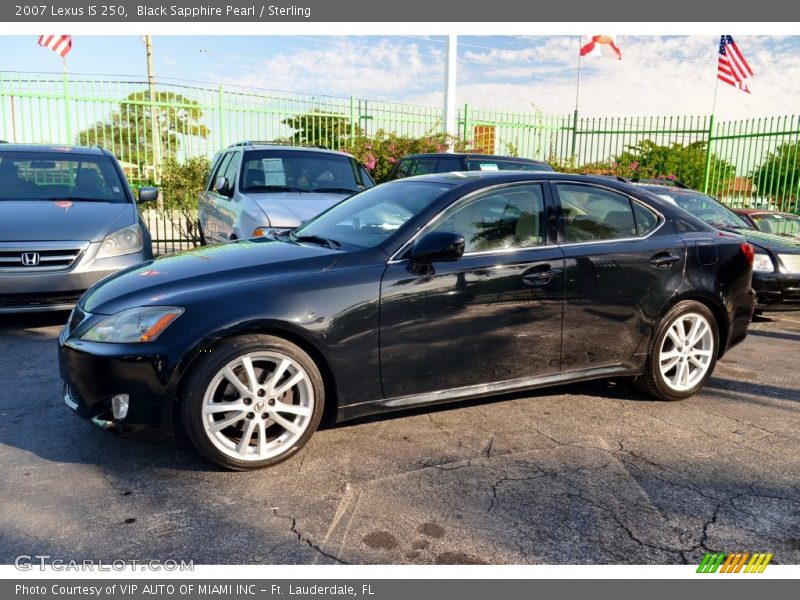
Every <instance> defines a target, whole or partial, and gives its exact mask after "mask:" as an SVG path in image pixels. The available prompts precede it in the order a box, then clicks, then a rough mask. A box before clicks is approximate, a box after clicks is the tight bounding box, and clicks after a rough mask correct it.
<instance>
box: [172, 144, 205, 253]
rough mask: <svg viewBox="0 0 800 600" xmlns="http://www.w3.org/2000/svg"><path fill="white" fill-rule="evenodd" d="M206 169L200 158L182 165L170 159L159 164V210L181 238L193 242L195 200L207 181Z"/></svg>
mask: <svg viewBox="0 0 800 600" xmlns="http://www.w3.org/2000/svg"><path fill="white" fill-rule="evenodd" d="M210 166H211V165H210V163H209V162H208V159H207V158H205V157H204V156H195V157H194V158H189V159H187V160H186V161H184V162H183V163H179V162H178V161H177V160H175V158H173V157H170V158H167V159H166V160H165V161H164V163H163V168H162V175H161V192H162V195H163V198H164V204H163V208H162V211H163V212H164V213H165V214H167V216H168V218H170V219H171V220H172V223H173V227H175V228H176V229H177V230H178V231H179V232H180V233H181V237H182V238H186V239H190V240H196V239H198V238H199V237H200V232H199V231H198V230H197V197H198V195H199V194H200V192H201V191H202V190H203V187H204V185H205V182H206V179H208V175H209V169H210ZM176 217H177V218H176Z"/></svg>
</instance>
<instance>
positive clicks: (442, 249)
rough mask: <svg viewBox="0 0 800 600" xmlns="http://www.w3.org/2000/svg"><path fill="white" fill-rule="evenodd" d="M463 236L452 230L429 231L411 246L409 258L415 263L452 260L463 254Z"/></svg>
mask: <svg viewBox="0 0 800 600" xmlns="http://www.w3.org/2000/svg"><path fill="white" fill-rule="evenodd" d="M464 246H465V242H464V236H463V235H461V234H460V233H456V232H454V231H431V232H430V233H426V234H425V235H423V236H422V237H421V238H419V239H418V240H417V241H416V242H415V243H414V245H413V246H412V247H411V252H410V253H409V258H410V259H411V260H412V261H413V262H416V263H432V262H443V261H454V260H458V259H459V258H461V257H462V256H463V254H464Z"/></svg>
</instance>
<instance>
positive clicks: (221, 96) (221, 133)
mask: <svg viewBox="0 0 800 600" xmlns="http://www.w3.org/2000/svg"><path fill="white" fill-rule="evenodd" d="M218 96H219V105H218V106H219V108H218V110H219V147H220V148H224V147H225V142H224V141H223V139H224V137H225V125H224V123H225V120H224V119H223V118H222V111H223V109H224V107H225V106H224V101H225V90H223V89H222V86H219V94H218Z"/></svg>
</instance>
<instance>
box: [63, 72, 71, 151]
mask: <svg viewBox="0 0 800 600" xmlns="http://www.w3.org/2000/svg"><path fill="white" fill-rule="evenodd" d="M64 124H65V125H66V128H67V141H66V145H68V146H69V145H70V144H72V116H71V114H70V110H69V79H68V77H67V70H66V67H65V68H64Z"/></svg>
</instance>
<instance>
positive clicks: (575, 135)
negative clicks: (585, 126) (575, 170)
mask: <svg viewBox="0 0 800 600" xmlns="http://www.w3.org/2000/svg"><path fill="white" fill-rule="evenodd" d="M577 143H578V109H577V108H576V109H575V112H574V113H572V149H571V150H570V153H569V154H570V156H571V157H572V158H573V159H574V160H575V163H576V164H577V162H578V158H577V156H576V154H575V148H576V147H577Z"/></svg>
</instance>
